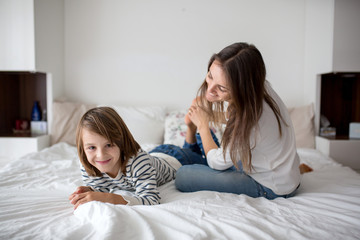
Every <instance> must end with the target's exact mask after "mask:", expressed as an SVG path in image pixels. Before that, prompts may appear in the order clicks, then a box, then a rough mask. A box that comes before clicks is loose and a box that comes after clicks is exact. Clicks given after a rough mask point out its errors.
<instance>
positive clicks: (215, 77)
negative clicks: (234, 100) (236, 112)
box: [205, 60, 230, 102]
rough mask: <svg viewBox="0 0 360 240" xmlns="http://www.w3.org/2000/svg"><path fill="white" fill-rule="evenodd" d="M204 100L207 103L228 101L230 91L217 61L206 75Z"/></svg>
mask: <svg viewBox="0 0 360 240" xmlns="http://www.w3.org/2000/svg"><path fill="white" fill-rule="evenodd" d="M206 83H207V90H206V95H205V97H206V99H207V100H208V101H209V102H221V101H229V100H230V90H229V87H228V84H227V80H226V76H225V73H224V71H223V69H222V68H221V65H220V63H219V62H218V61H216V60H215V61H214V62H213V63H212V64H211V66H210V69H209V72H208V74H207V75H206Z"/></svg>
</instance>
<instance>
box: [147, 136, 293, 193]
mask: <svg viewBox="0 0 360 240" xmlns="http://www.w3.org/2000/svg"><path fill="white" fill-rule="evenodd" d="M211 134H212V136H213V139H214V141H215V143H216V144H217V145H218V146H219V142H218V140H217V138H216V136H215V134H214V133H213V132H211ZM196 139H197V142H196V143H193V144H189V143H187V142H185V143H184V146H183V148H180V147H178V146H175V145H171V144H164V145H160V146H158V147H156V148H155V149H153V150H152V151H150V153H151V152H162V153H165V154H168V155H170V156H173V157H175V158H176V159H178V161H179V162H180V163H181V164H182V165H183V166H182V167H180V168H179V169H178V171H177V173H176V178H175V186H176V188H177V189H178V190H180V191H182V192H196V191H202V190H208V191H217V192H227V193H235V194H246V195H248V196H250V197H265V198H267V199H274V198H277V197H284V198H288V197H292V196H294V195H295V193H296V190H297V189H295V190H294V191H293V192H291V193H289V194H286V195H277V194H275V193H274V192H273V191H272V190H271V189H269V188H267V187H265V186H263V185H261V184H260V183H258V182H256V181H255V180H254V179H253V178H252V177H250V176H249V175H247V174H246V173H245V172H244V171H243V170H242V164H241V161H239V162H238V166H239V170H237V169H236V168H235V167H234V166H233V167H230V168H228V169H226V170H222V171H219V170H214V169H212V168H210V167H209V166H208V164H207V160H206V156H205V153H204V149H203V146H202V142H201V138H200V135H199V134H197V135H196Z"/></svg>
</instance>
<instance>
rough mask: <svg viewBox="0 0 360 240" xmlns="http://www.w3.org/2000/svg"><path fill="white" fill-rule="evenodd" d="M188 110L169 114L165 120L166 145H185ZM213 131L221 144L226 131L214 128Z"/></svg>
mask: <svg viewBox="0 0 360 240" xmlns="http://www.w3.org/2000/svg"><path fill="white" fill-rule="evenodd" d="M186 113H187V111H186V110H180V111H179V110H177V111H172V112H169V113H168V114H167V115H166V118H165V134H164V143H165V144H174V145H177V146H179V147H182V146H183V145H184V141H185V135H186V129H187V126H186V124H185V121H184V118H185V115H186ZM211 129H212V131H213V132H214V133H215V135H216V137H217V138H218V140H219V142H220V141H221V137H222V134H223V133H224V129H221V128H217V127H212V126H211Z"/></svg>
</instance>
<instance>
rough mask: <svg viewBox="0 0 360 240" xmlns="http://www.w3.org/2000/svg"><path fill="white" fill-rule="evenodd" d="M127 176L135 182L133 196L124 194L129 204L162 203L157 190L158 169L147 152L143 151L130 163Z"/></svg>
mask: <svg viewBox="0 0 360 240" xmlns="http://www.w3.org/2000/svg"><path fill="white" fill-rule="evenodd" d="M127 177H128V178H131V179H132V181H133V183H134V188H135V192H134V195H133V196H126V195H123V197H124V199H126V200H127V201H128V202H129V203H128V205H154V204H159V203H160V193H159V191H158V190H157V180H156V170H155V168H154V166H153V165H152V162H151V160H150V156H149V154H148V153H147V152H145V151H141V152H139V154H138V155H137V156H136V157H135V159H134V160H133V161H132V163H131V164H130V168H129V171H128V172H127Z"/></svg>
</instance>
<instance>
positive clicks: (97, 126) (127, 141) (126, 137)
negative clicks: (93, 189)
mask: <svg viewBox="0 0 360 240" xmlns="http://www.w3.org/2000/svg"><path fill="white" fill-rule="evenodd" d="M84 128H86V129H87V130H89V131H91V132H94V133H97V134H99V135H101V136H103V137H104V138H106V139H108V140H109V141H110V142H111V143H112V144H115V145H117V146H118V147H119V148H120V159H119V161H120V169H121V172H122V173H124V174H125V171H126V164H127V162H128V160H129V158H130V157H132V156H136V154H137V153H138V151H139V149H140V145H139V144H138V143H137V142H136V141H135V139H134V137H133V136H132V134H131V132H130V131H129V129H128V128H127V126H126V124H125V122H124V121H123V120H122V118H121V117H120V116H119V114H118V113H117V112H116V111H115V110H114V109H113V108H111V107H96V108H92V109H90V110H88V111H87V112H86V113H85V114H84V115H83V116H82V118H81V119H80V121H79V124H78V126H77V130H76V145H77V150H78V155H79V158H80V161H81V163H82V165H83V166H84V168H85V170H86V172H87V173H88V174H89V175H90V176H98V177H101V176H102V173H101V172H100V171H99V170H98V169H97V168H95V167H94V166H93V165H91V164H90V163H89V161H88V159H87V157H86V154H85V150H84V143H83V139H82V130H83V129H84Z"/></svg>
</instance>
